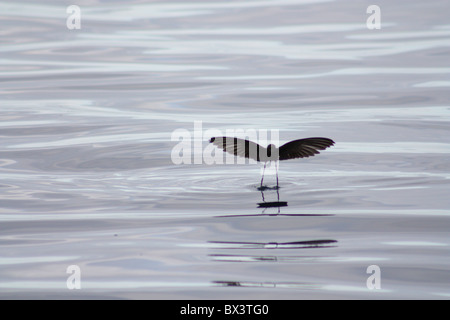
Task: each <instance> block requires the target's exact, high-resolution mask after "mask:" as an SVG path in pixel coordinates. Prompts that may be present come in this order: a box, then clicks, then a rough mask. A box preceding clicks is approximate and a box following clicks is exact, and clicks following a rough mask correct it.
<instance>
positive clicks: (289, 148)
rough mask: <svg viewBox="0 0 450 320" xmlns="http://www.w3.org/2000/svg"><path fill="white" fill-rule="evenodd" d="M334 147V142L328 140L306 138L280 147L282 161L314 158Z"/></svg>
mask: <svg viewBox="0 0 450 320" xmlns="http://www.w3.org/2000/svg"><path fill="white" fill-rule="evenodd" d="M332 145H334V141H333V140H331V139H328V138H306V139H299V140H294V141H291V142H288V143H286V144H284V145H282V146H281V147H280V150H279V156H280V160H288V159H296V158H307V157H312V156H314V155H316V154H319V153H320V152H319V151H318V150H325V149H326V148H328V147H331V146H332Z"/></svg>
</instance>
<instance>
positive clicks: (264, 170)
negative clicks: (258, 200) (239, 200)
mask: <svg viewBox="0 0 450 320" xmlns="http://www.w3.org/2000/svg"><path fill="white" fill-rule="evenodd" d="M265 172H266V162H264V169H263V175H262V178H261V189H262V184H263V180H264V173H265Z"/></svg>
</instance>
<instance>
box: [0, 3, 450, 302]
mask: <svg viewBox="0 0 450 320" xmlns="http://www.w3.org/2000/svg"><path fill="white" fill-rule="evenodd" d="M371 4H372V3H371V2H369V1H360V2H359V3H358V4H355V3H354V2H351V1H339V2H338V1H323V0H309V1H305V0H303V1H298V0H283V1H276V2H274V1H222V2H221V1H198V2H172V1H155V2H149V3H141V2H140V1H127V2H115V3H114V4H109V3H100V2H98V1H85V2H83V4H80V9H81V29H79V30H77V29H74V30H69V29H68V28H67V27H66V19H67V17H68V14H67V13H66V8H67V7H65V6H63V5H62V4H61V3H57V2H54V1H41V2H40V3H39V4H37V3H36V4H35V3H31V2H22V1H14V2H12V1H11V2H2V3H0V20H1V25H2V28H1V31H0V42H1V43H2V44H1V46H0V83H1V84H0V177H1V180H0V220H1V224H0V297H1V298H61V297H62V298H139V299H142V298H148V299H156V298H158V299H179V298H183V299H227V298H231V299H310V298H314V299H315V298H318V299H324V298H332V299H347V298H357V299H359V298H362V299H399V298H402V299H404V298H407V299H409V298H412V299H418V298H421V299H424V298H425V299H447V298H448V297H449V295H450V289H449V288H450V286H449V285H450V280H449V279H450V266H449V263H450V258H449V256H450V255H449V253H450V238H449V236H448V234H449V231H450V199H449V197H448V194H449V191H450V165H449V163H450V138H449V137H450V105H449V98H450V94H449V92H450V91H449V87H450V78H449V74H450V64H449V58H448V57H449V56H450V48H449V47H450V25H449V23H448V14H447V12H448V11H449V10H445V9H450V7H449V4H448V2H447V1H439V0H432V1H427V2H422V1H413V2H408V4H406V3H392V1H381V2H380V1H379V2H378V3H377V4H378V5H379V6H380V8H381V17H382V20H381V21H382V23H381V29H380V30H369V29H368V28H367V26H366V19H367V18H368V16H369V15H368V14H367V13H366V9H367V7H368V6H369V5H371ZM196 123H201V125H202V128H201V130H200V131H198V130H197V133H198V132H200V133H201V135H200V136H198V135H195V132H194V131H195V130H194V129H195V124H196ZM177 129H184V130H186V131H187V132H189V133H191V134H192V138H193V141H192V146H193V148H192V160H193V161H194V159H195V157H198V156H200V159H201V156H202V154H203V153H204V150H205V148H207V145H208V139H209V138H210V137H209V136H208V135H207V132H208V130H213V129H214V130H217V131H219V132H224V133H225V132H226V130H238V129H242V130H250V129H253V130H267V131H269V132H270V130H278V132H279V138H280V141H279V143H280V144H282V143H284V142H287V141H290V140H293V139H298V138H303V137H313V136H325V137H329V138H332V139H333V140H334V141H335V142H336V145H335V146H334V147H332V148H330V149H328V150H326V151H324V152H322V154H320V155H318V156H316V157H313V158H308V159H300V160H291V161H287V162H282V163H281V164H280V172H279V178H280V184H281V188H280V189H279V193H278V194H277V192H276V190H273V189H270V188H269V189H267V190H265V191H264V192H261V191H260V190H258V187H259V183H260V179H261V175H260V174H261V167H260V166H259V165H257V164H234V165H226V164H223V165H220V164H213V165H207V164H205V163H203V162H202V163H200V164H180V165H176V164H174V163H173V161H172V159H171V152H172V149H173V148H174V146H175V145H176V144H177V143H178V141H173V140H172V134H173V132H174V131H175V130H177ZM194 145H195V148H194ZM264 182H265V185H267V186H269V187H273V186H274V185H275V183H276V182H275V176H274V175H270V174H268V175H266V177H265V181H264ZM274 201H280V202H287V206H282V207H279V208H278V207H269V208H268V207H264V206H261V203H264V202H266V203H267V202H274ZM70 265H76V266H78V267H79V268H80V270H81V289H79V290H76V289H74V290H69V289H68V288H67V285H66V280H67V278H68V277H69V274H67V273H66V270H67V267H68V266H70ZM371 265H377V266H379V267H380V270H381V289H373V290H370V289H368V287H367V285H366V281H367V279H368V277H369V276H370V274H368V273H367V272H366V270H367V268H368V267H369V266H371Z"/></svg>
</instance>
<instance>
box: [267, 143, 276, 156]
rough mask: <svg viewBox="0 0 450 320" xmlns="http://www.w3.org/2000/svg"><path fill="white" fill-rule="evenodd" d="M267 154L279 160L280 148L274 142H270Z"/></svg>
mask: <svg viewBox="0 0 450 320" xmlns="http://www.w3.org/2000/svg"><path fill="white" fill-rule="evenodd" d="M267 156H268V157H269V158H270V159H271V160H278V148H277V147H276V146H275V145H274V144H269V145H268V146H267Z"/></svg>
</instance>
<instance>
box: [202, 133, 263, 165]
mask: <svg viewBox="0 0 450 320" xmlns="http://www.w3.org/2000/svg"><path fill="white" fill-rule="evenodd" d="M209 142H210V143H212V144H214V145H215V146H217V147H219V148H221V149H223V150H224V151H226V152H228V153H231V154H234V155H235V156H239V157H246V158H249V159H253V160H256V161H260V158H261V156H262V155H264V154H266V153H267V151H266V148H264V147H261V146H260V145H259V144H257V143H255V142H251V141H248V140H244V139H239V138H232V137H213V138H211V139H210V140H209ZM260 155H261V156H260Z"/></svg>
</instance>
